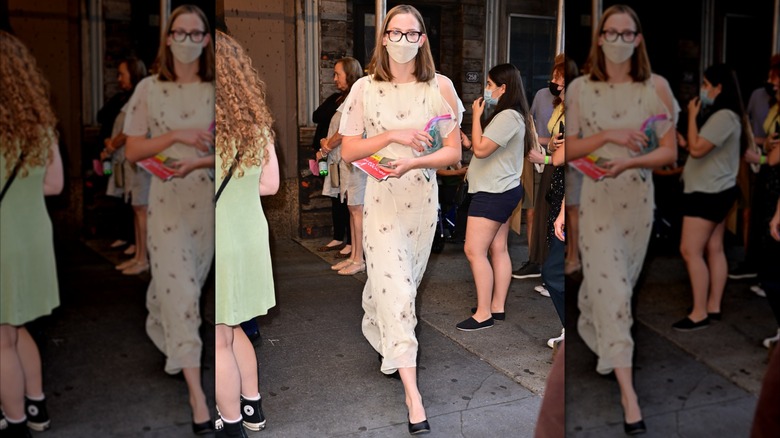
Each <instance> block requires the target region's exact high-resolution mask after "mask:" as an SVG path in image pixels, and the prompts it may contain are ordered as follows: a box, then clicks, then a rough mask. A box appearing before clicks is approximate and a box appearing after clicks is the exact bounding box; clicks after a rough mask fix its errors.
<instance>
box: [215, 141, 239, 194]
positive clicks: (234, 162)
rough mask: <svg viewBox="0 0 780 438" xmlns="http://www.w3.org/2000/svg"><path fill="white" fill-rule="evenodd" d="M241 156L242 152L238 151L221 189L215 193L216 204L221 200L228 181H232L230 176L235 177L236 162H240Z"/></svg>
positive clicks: (220, 186)
mask: <svg viewBox="0 0 780 438" xmlns="http://www.w3.org/2000/svg"><path fill="white" fill-rule="evenodd" d="M240 158H241V152H240V151H237V152H236V156H235V157H233V164H231V165H230V169H229V170H228V174H227V176H225V179H223V180H222V184H220V185H219V190H217V194H216V195H214V204H216V203H217V201H219V196H220V195H221V194H222V191H223V190H225V186H227V184H228V182H230V178H232V177H233V171H234V170H235V169H236V164H237V163H238V160H239V159H240Z"/></svg>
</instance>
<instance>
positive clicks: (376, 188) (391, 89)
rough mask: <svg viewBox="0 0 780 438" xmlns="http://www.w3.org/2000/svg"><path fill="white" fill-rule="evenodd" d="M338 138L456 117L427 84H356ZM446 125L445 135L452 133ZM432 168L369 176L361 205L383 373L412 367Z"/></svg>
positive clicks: (395, 149) (405, 152)
mask: <svg viewBox="0 0 780 438" xmlns="http://www.w3.org/2000/svg"><path fill="white" fill-rule="evenodd" d="M344 105H345V109H344V114H343V116H342V119H341V126H340V129H339V132H340V133H341V134H342V135H345V136H355V135H362V134H363V132H364V131H365V133H366V136H367V137H373V136H375V135H378V134H381V133H383V132H385V131H388V130H394V129H423V128H424V127H425V124H426V123H427V122H428V120H430V119H431V118H433V117H435V116H438V115H443V114H450V115H452V117H453V119H454V118H455V117H456V115H455V114H454V112H453V110H452V108H450V106H449V105H448V104H447V102H446V101H445V100H444V98H443V97H442V96H441V93H440V91H439V87H438V83H437V80H436V78H434V79H433V80H431V81H430V82H427V83H426V82H422V83H421V82H411V83H404V84H393V83H390V82H383V81H375V80H373V77H372V76H366V77H363V78H361V79H359V80H358V81H357V82H356V83H355V84H354V85H353V86H352V91H351V92H350V94H349V97H347V100H346V101H345V104H344ZM454 126H455V124H454V123H452V124H451V126H450V127H449V128H447V130H445V132H442V136H446V135H447V134H449V132H450V131H451V129H453V128H454ZM378 154H380V155H382V156H385V157H389V158H402V157H413V156H414V155H415V151H414V150H413V149H412V148H410V147H409V146H404V145H400V144H397V143H391V144H389V145H387V146H386V147H384V148H382V149H381V150H380V151H378ZM435 174H436V172H435V171H434V170H433V169H425V170H423V169H414V170H410V171H409V172H407V173H406V174H404V175H403V176H402V177H401V178H389V179H387V180H385V181H381V182H379V181H376V180H374V179H373V178H368V181H367V183H366V191H365V198H364V207H363V249H364V252H365V256H366V269H367V273H368V281H367V282H366V285H365V288H364V289H363V310H364V311H365V315H364V316H363V324H362V325H363V335H364V336H365V337H366V339H367V340H368V342H369V343H371V345H372V346H373V347H374V349H375V350H376V351H377V352H379V354H381V355H382V357H383V358H384V360H383V362H382V367H381V369H382V372H384V373H386V374H391V373H393V372H395V371H396V369H398V368H410V367H415V366H416V358H417V345H418V344H417V338H416V337H415V334H414V328H415V326H416V325H417V314H416V310H415V298H416V296H417V288H418V286H419V285H420V282H421V281H422V276H423V273H424V272H425V267H426V264H427V263H428V257H429V256H430V253H431V243H432V242H433V234H434V230H435V226H436V212H437V206H438V191H437V187H436V176H435Z"/></svg>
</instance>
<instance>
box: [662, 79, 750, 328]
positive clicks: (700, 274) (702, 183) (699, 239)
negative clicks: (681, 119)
mask: <svg viewBox="0 0 780 438" xmlns="http://www.w3.org/2000/svg"><path fill="white" fill-rule="evenodd" d="M702 107H708V108H707V109H708V114H707V116H706V119H705V121H704V123H703V125H702V126H701V128H699V126H698V124H697V116H698V115H699V111H701V109H702ZM744 115H745V110H744V108H743V107H742V96H740V93H739V84H738V83H737V77H736V75H735V74H734V72H733V71H732V70H731V69H730V68H728V67H726V66H725V65H724V64H716V65H713V66H711V67H709V68H708V69H707V70H705V71H704V79H703V81H702V88H701V93H700V97H695V98H693V99H691V101H690V102H689V104H688V134H687V136H686V137H687V140H688V151H689V153H690V155H688V160H687V161H686V162H685V169H684V170H683V173H682V178H683V182H684V187H685V188H684V190H683V193H684V198H683V200H684V202H683V225H682V241H681V242H680V253H681V254H682V256H683V259H685V264H686V266H687V268H688V275H689V276H690V279H691V290H692V292H693V307H692V309H691V310H690V312H689V314H688V316H687V317H685V318H683V319H682V320H680V321H678V322H676V323H674V324H673V325H672V327H673V328H674V329H675V330H678V331H690V330H697V329H701V328H705V327H707V326H708V325H709V323H710V320H720V317H721V309H720V305H721V300H722V298H723V290H724V288H725V287H726V278H727V276H728V264H727V262H726V254H725V253H724V251H723V233H724V231H725V229H726V216H727V215H728V212H729V210H731V207H732V206H733V205H734V202H735V201H736V200H737V196H738V194H739V189H738V188H737V171H738V170H739V157H740V155H741V154H740V144H742V145H744V146H745V147H746V146H747V140H746V138H745V134H744V133H745V130H744V129H743V126H742V121H743V119H744Z"/></svg>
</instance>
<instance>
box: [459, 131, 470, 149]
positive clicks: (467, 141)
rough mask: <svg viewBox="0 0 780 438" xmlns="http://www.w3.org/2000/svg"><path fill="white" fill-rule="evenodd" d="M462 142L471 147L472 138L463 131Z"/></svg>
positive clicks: (468, 147) (467, 147)
mask: <svg viewBox="0 0 780 438" xmlns="http://www.w3.org/2000/svg"><path fill="white" fill-rule="evenodd" d="M460 144H461V145H463V147H464V148H466V149H471V140H469V137H468V136H467V135H466V133H465V132H463V131H460Z"/></svg>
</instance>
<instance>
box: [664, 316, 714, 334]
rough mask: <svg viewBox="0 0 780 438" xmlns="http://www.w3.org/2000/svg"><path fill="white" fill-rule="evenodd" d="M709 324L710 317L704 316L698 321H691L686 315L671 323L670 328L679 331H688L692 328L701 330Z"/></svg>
mask: <svg viewBox="0 0 780 438" xmlns="http://www.w3.org/2000/svg"><path fill="white" fill-rule="evenodd" d="M709 326H710V318H709V317H707V318H704V319H702V320H701V321H699V322H693V321H692V320H691V319H690V318H688V317H687V316H686V317H685V318H683V319H681V320H679V321H677V322H675V323H674V324H672V328H673V329H675V330H677V331H681V332H690V331H693V330H701V329H705V328H707V327H709Z"/></svg>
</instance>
